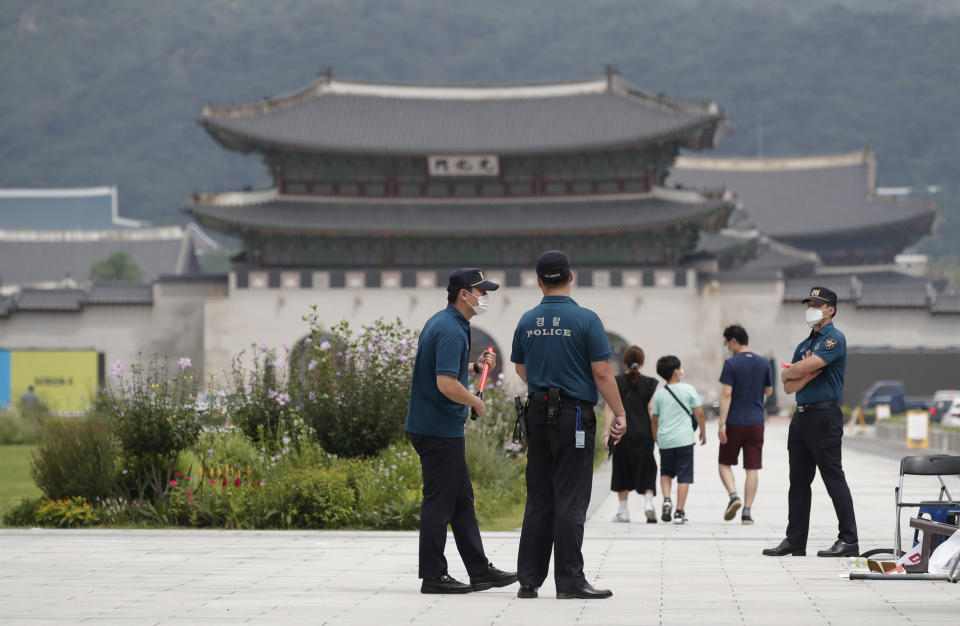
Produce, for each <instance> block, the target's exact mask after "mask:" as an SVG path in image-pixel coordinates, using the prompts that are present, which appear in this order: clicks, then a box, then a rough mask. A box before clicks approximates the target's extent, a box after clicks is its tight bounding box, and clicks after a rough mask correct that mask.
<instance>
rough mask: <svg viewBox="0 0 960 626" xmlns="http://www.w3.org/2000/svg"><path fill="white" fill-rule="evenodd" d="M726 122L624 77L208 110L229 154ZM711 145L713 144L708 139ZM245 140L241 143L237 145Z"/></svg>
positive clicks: (638, 134)
mask: <svg viewBox="0 0 960 626" xmlns="http://www.w3.org/2000/svg"><path fill="white" fill-rule="evenodd" d="M723 120H724V117H723V115H722V113H720V111H719V109H718V108H717V106H716V105H715V104H712V103H706V104H696V103H685V102H680V101H676V100H671V99H669V98H666V97H663V96H655V95H651V94H647V93H645V92H642V91H640V90H638V89H635V88H633V87H630V86H629V85H627V84H626V83H625V82H624V81H623V80H622V79H621V78H620V77H619V76H618V75H616V74H612V75H610V76H608V77H602V78H598V79H592V80H587V81H580V82H571V83H555V84H546V85H515V86H493V87H432V86H412V85H386V84H372V83H361V82H354V81H344V80H340V79H333V78H331V77H327V76H324V77H321V78H320V79H318V80H317V81H316V82H315V83H313V84H312V85H309V86H308V87H307V88H305V89H303V90H301V91H299V92H296V93H294V94H291V95H288V96H281V97H278V98H275V99H271V100H265V101H261V102H257V103H250V104H243V105H237V106H226V107H221V106H208V107H206V108H205V109H204V112H203V115H202V116H201V118H200V119H199V122H200V124H201V125H203V126H204V127H205V128H206V129H207V131H208V132H210V133H211V135H213V136H214V138H216V139H217V140H218V141H220V142H221V143H222V144H223V145H224V146H225V147H227V148H231V149H245V148H244V145H246V144H247V143H249V142H253V143H262V144H265V145H273V146H284V147H292V148H296V149H306V150H312V151H330V152H349V153H355V154H356V153H365V154H370V153H372V154H396V155H427V154H441V155H442V154H484V153H491V154H498V155H504V154H522V153H542V152H558V151H559V152H563V151H576V150H584V149H592V148H597V147H608V146H610V147H612V146H627V145H633V144H637V143H640V142H644V141H649V140H652V139H657V138H665V137H676V139H677V141H678V142H680V143H688V144H694V143H695V140H694V135H695V134H696V133H697V132H698V131H700V130H701V129H703V128H704V127H708V126H711V125H714V126H715V125H716V124H719V123H720V122H721V121H723ZM707 137H708V138H707V139H706V143H707V144H708V145H707V146H698V145H689V147H693V148H700V147H709V144H711V143H712V137H711V136H710V134H708V135H707ZM238 140H239V143H238Z"/></svg>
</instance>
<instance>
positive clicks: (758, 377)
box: [718, 324, 773, 524]
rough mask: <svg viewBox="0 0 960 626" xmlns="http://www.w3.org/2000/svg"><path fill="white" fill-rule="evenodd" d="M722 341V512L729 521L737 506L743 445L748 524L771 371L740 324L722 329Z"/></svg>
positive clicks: (771, 385) (754, 488) (759, 461)
mask: <svg viewBox="0 0 960 626" xmlns="http://www.w3.org/2000/svg"><path fill="white" fill-rule="evenodd" d="M723 343H724V347H725V348H726V349H727V352H728V353H729V354H731V355H732V356H730V358H728V359H727V360H726V361H724V362H723V371H722V372H721V374H720V383H721V384H722V385H723V390H722V393H721V396H720V426H719V432H718V435H719V438H720V480H721V481H723V486H724V487H726V489H727V492H728V493H729V494H730V502H729V503H727V508H726V510H725V511H724V513H723V519H725V520H727V521H729V520H732V519H733V518H734V516H736V514H737V511H738V510H739V509H740V506H741V502H740V496H738V495H737V484H736V481H735V480H734V478H733V467H732V466H734V465H736V464H737V459H738V457H739V456H740V449H741V448H742V449H743V469H745V470H746V472H747V477H746V480H745V481H744V487H743V491H744V501H745V502H744V504H745V505H746V506H744V507H743V514H742V515H741V517H740V519H741V521H742V522H743V523H744V524H752V523H753V517H752V516H751V514H750V506H751V505H752V504H753V499H754V497H755V496H756V495H757V482H758V476H757V471H758V470H759V469H760V467H761V466H762V456H763V422H764V418H765V416H766V412H765V411H764V408H763V400H764V398H765V397H766V396H769V395H770V394H771V393H773V375H772V374H771V373H770V364H769V363H768V362H767V360H766V359H764V358H762V357H759V356H757V355H755V354H754V353H753V352H751V351H750V347H749V346H748V345H747V344H748V343H749V338H748V337H747V331H746V330H744V329H743V326H740V325H738V324H734V325H732V326H727V327H726V328H725V329H724V331H723Z"/></svg>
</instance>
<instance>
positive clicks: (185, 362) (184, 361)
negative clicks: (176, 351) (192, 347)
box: [177, 356, 193, 370]
mask: <svg viewBox="0 0 960 626" xmlns="http://www.w3.org/2000/svg"><path fill="white" fill-rule="evenodd" d="M177 363H179V364H180V369H182V370H185V369H187V368H188V367H193V362H192V361H190V359H189V358H188V357H185V356H184V357H180V360H179V361H177Z"/></svg>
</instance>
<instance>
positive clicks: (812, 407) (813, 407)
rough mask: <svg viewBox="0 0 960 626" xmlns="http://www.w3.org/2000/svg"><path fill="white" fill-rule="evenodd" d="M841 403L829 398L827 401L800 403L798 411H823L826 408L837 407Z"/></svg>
mask: <svg viewBox="0 0 960 626" xmlns="http://www.w3.org/2000/svg"><path fill="white" fill-rule="evenodd" d="M837 408H840V405H839V404H837V401H836V400H827V401H826V402H814V403H813V404H798V405H797V413H806V412H807V411H822V410H824V409H837Z"/></svg>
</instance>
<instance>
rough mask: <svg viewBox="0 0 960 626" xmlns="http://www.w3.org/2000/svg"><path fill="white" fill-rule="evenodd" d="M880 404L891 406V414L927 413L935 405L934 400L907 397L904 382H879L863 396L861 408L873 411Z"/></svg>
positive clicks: (923, 397) (921, 397)
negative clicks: (920, 411)
mask: <svg viewBox="0 0 960 626" xmlns="http://www.w3.org/2000/svg"><path fill="white" fill-rule="evenodd" d="M878 404H888V405H890V412H891V413H903V412H904V411H912V410H922V411H926V410H928V409H929V408H930V407H931V406H932V405H933V398H928V397H925V396H908V395H906V394H905V393H904V389H903V381H902V380H878V381H877V382H875V383H873V384H872V385H871V386H870V388H869V389H867V391H866V393H864V394H863V399H862V400H861V401H860V406H861V407H863V408H864V409H872V408H873V407H875V406H877V405H878Z"/></svg>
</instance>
